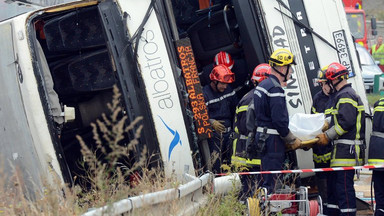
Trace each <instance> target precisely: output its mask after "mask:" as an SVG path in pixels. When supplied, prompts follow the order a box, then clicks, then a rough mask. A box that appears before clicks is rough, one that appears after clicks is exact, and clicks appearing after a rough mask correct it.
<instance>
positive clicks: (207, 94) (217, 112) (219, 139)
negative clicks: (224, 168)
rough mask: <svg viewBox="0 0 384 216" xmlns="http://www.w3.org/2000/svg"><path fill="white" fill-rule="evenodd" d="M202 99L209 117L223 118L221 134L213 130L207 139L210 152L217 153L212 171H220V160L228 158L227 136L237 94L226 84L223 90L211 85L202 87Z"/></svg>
mask: <svg viewBox="0 0 384 216" xmlns="http://www.w3.org/2000/svg"><path fill="white" fill-rule="evenodd" d="M203 94H204V99H205V101H206V105H207V108H208V116H209V118H210V119H215V120H223V121H224V124H223V125H224V126H225V127H226V130H225V132H224V133H223V134H219V133H217V132H216V131H213V137H212V138H211V139H209V140H208V144H209V149H210V152H211V154H212V153H213V152H214V151H216V152H218V153H219V157H220V158H219V159H218V160H216V161H215V163H214V164H213V171H214V172H216V173H218V172H220V166H221V162H222V161H225V160H227V161H229V160H230V154H231V152H230V146H231V143H230V142H229V136H230V132H231V126H232V119H233V116H234V112H235V108H236V105H237V102H238V100H237V96H236V93H235V91H234V90H233V89H232V88H231V87H230V86H229V85H228V87H227V88H226V89H225V91H224V92H215V91H214V90H213V89H212V88H211V85H206V86H204V88H203Z"/></svg>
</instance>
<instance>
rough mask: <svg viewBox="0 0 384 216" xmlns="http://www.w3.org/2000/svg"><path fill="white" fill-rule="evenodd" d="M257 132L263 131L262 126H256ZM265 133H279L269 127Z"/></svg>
mask: <svg viewBox="0 0 384 216" xmlns="http://www.w3.org/2000/svg"><path fill="white" fill-rule="evenodd" d="M257 132H260V133H263V132H264V128H262V127H257ZM266 133H267V134H271V135H279V132H277V130H275V129H270V128H267V131H266Z"/></svg>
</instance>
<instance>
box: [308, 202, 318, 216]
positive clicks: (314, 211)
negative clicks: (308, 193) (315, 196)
mask: <svg viewBox="0 0 384 216" xmlns="http://www.w3.org/2000/svg"><path fill="white" fill-rule="evenodd" d="M319 213H320V211H319V204H318V203H317V200H310V201H309V216H316V215H318V214H319Z"/></svg>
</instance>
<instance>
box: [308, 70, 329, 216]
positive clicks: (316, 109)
mask: <svg viewBox="0 0 384 216" xmlns="http://www.w3.org/2000/svg"><path fill="white" fill-rule="evenodd" d="M327 68H328V66H326V67H324V68H322V69H321V70H319V71H318V74H317V79H316V82H317V83H318V84H319V85H320V86H321V91H319V92H318V93H317V94H315V96H314V97H313V103H312V109H311V113H312V114H316V113H324V114H325V115H326V116H329V115H330V113H329V111H330V109H329V108H330V105H331V104H332V102H331V97H332V96H331V87H330V84H329V82H328V80H327V78H326V77H325V72H326V70H327ZM328 127H329V123H328V122H327V121H326V123H325V126H324V127H323V131H324V130H327V129H328ZM312 149H313V162H314V164H315V168H328V167H329V166H330V162H331V151H332V145H331V143H328V145H326V146H318V145H315V146H313V148H312ZM327 179H328V172H319V173H316V184H317V188H318V190H319V194H320V196H321V198H322V201H323V206H324V208H323V211H324V214H326V215H327V209H326V206H327V202H328V199H327Z"/></svg>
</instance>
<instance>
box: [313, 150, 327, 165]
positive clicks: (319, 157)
mask: <svg viewBox="0 0 384 216" xmlns="http://www.w3.org/2000/svg"><path fill="white" fill-rule="evenodd" d="M330 160H331V152H328V153H326V154H323V155H317V154H315V153H313V161H315V162H316V163H327V162H328V161H330Z"/></svg>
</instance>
